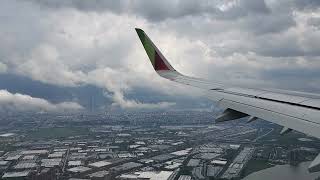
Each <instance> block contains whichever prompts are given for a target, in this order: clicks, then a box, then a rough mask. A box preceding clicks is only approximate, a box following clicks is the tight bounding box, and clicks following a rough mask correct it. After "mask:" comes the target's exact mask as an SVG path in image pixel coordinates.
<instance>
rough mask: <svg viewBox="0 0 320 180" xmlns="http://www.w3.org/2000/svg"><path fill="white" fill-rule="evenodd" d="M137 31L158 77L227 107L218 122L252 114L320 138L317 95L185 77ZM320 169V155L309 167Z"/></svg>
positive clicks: (287, 128) (141, 32) (319, 111)
mask: <svg viewBox="0 0 320 180" xmlns="http://www.w3.org/2000/svg"><path fill="white" fill-rule="evenodd" d="M136 31H137V33H138V36H139V38H140V40H141V42H142V44H143V47H144V49H145V50H146V52H147V55H148V57H149V59H150V62H151V64H152V66H153V68H154V70H155V71H156V72H157V73H158V74H159V75H160V76H162V77H164V78H166V79H169V80H171V81H174V82H177V83H181V84H185V85H189V86H194V87H198V88H201V89H204V90H205V91H206V94H207V96H208V98H209V99H212V100H214V101H216V102H218V105H219V106H220V107H223V108H226V111H225V112H224V113H223V114H222V115H221V116H219V117H218V118H217V119H216V121H217V122H222V121H228V120H233V119H238V118H242V117H246V116H251V117H250V119H249V121H253V120H255V119H257V118H261V119H265V120H267V121H270V122H273V123H276V124H279V125H281V126H283V127H284V129H283V131H282V133H283V134H284V133H286V132H289V131H290V130H292V129H293V130H296V131H299V132H303V133H305V134H308V135H311V136H314V137H317V138H320V120H319V117H320V95H318V94H310V93H301V92H291V91H280V90H268V89H254V88H243V87H235V86H230V85H226V84H222V83H212V82H209V81H207V80H204V79H200V78H194V77H189V76H185V75H183V74H181V73H179V72H178V71H176V70H175V69H174V68H173V67H172V66H171V65H170V63H169V62H168V60H167V59H166V58H165V57H164V56H163V55H162V53H161V52H160V51H159V49H158V48H157V47H156V46H155V45H154V44H153V42H152V41H151V39H150V38H149V37H148V36H147V35H146V33H145V32H144V31H143V30H141V29H136ZM319 170H320V155H319V157H317V158H316V159H315V160H314V161H313V162H312V163H311V165H310V166H309V171H310V172H314V171H319Z"/></svg>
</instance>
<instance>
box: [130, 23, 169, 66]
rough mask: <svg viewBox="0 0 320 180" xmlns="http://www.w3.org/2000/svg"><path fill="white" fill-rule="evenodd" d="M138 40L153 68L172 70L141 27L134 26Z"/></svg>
mask: <svg viewBox="0 0 320 180" xmlns="http://www.w3.org/2000/svg"><path fill="white" fill-rule="evenodd" d="M136 31H137V34H138V36H139V38H140V41H141V43H142V45H143V47H144V49H145V50H146V52H147V55H148V57H149V59H150V61H151V64H152V66H153V68H154V69H155V70H156V71H159V70H174V69H173V68H172V67H171V65H170V64H169V62H168V61H167V60H166V59H165V58H164V56H163V55H162V54H161V52H160V51H159V50H158V48H157V47H156V46H155V45H154V44H153V43H152V41H151V40H150V39H149V37H148V36H147V35H146V34H145V32H144V31H143V30H142V29H138V28H136Z"/></svg>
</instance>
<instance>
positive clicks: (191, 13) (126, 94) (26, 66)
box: [0, 0, 320, 112]
mask: <svg viewBox="0 0 320 180" xmlns="http://www.w3.org/2000/svg"><path fill="white" fill-rule="evenodd" d="M0 26H1V29H0V39H1V41H0V76H1V78H0V79H1V80H2V81H1V82H0V112H1V111H42V110H44V111H74V110H76V111H77V110H90V105H89V104H88V103H90V97H91V96H97V99H98V100H97V102H96V103H97V104H96V105H95V106H96V107H95V108H97V109H102V110H104V109H107V110H110V109H111V110H112V109H122V110H159V109H161V110H166V109H170V110H173V109H183V108H198V109H206V108H210V106H211V104H210V103H208V101H206V100H204V98H199V97H201V95H202V93H201V91H198V90H196V89H194V88H186V87H184V86H179V85H176V84H174V83H171V82H169V81H167V80H164V79H161V78H160V77H158V76H157V74H156V73H155V72H154V71H153V69H152V67H151V64H150V62H149V60H148V58H147V56H146V54H145V52H144V50H143V47H142V45H141V44H140V42H139V39H138V37H137V35H136V33H135V30H134V28H135V27H139V28H142V29H144V30H145V32H146V33H148V35H149V36H150V38H152V39H153V40H154V42H155V43H156V44H157V46H158V47H159V48H160V49H161V50H162V52H163V53H164V55H165V56H166V57H167V58H168V59H169V60H170V62H171V63H172V65H173V66H174V67H175V68H176V69H177V70H178V71H180V72H182V73H184V74H187V75H193V76H196V77H203V78H207V79H210V80H212V81H226V82H230V83H232V84H241V85H247V86H252V85H255V86H261V87H265V86H268V87H272V88H286V89H292V90H298V91H299V90H301V91H309V92H316V93H319V92H320V85H319V84H320V81H319V75H320V71H319V70H320V45H319V42H320V1H317V0H303V1H300V0H281V1H276V0H265V1H263V0H230V1H220V0H200V1H199V0H176V1H172V0H162V1H143V0H133V1H132V0H113V1H111V0H105V1H77V0H70V1H51V0H41V1H40V0H26V1H18V0H3V1H1V6H0ZM21 84H23V86H22V85H21ZM28 86H30V87H28ZM39 89H40V90H39ZM186 104H187V105H186ZM88 108H89V109H88Z"/></svg>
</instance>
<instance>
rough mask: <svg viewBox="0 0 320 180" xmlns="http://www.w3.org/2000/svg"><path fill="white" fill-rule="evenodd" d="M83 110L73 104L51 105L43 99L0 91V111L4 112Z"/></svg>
mask: <svg viewBox="0 0 320 180" xmlns="http://www.w3.org/2000/svg"><path fill="white" fill-rule="evenodd" d="M79 110H83V107H82V106H81V105H79V104H78V103H75V102H62V103H58V104H52V103H50V102H48V101H47V100H45V99H41V98H34V97H31V96H28V95H24V94H19V93H15V94H12V93H10V92H8V91H7V90H0V111H1V112H2V113H4V112H16V111H17V112H59V113H61V112H74V111H79Z"/></svg>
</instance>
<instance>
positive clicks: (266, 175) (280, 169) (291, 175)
mask: <svg viewBox="0 0 320 180" xmlns="http://www.w3.org/2000/svg"><path fill="white" fill-rule="evenodd" d="M310 163H311V162H302V163H300V164H299V165H297V166H290V165H277V166H274V167H271V168H268V169H264V170H261V171H258V172H254V173H252V174H250V175H248V176H247V177H245V178H243V180H270V179H274V180H275V179H279V180H287V179H290V180H314V179H316V178H317V177H320V172H317V173H309V172H308V166H309V164H310Z"/></svg>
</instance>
